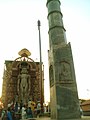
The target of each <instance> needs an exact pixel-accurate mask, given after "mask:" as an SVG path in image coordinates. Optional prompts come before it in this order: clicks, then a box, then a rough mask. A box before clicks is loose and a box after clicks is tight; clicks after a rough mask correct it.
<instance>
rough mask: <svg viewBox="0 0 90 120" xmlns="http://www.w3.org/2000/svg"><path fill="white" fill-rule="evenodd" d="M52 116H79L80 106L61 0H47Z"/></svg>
mask: <svg viewBox="0 0 90 120" xmlns="http://www.w3.org/2000/svg"><path fill="white" fill-rule="evenodd" d="M47 8H48V22H49V44H50V50H49V76H50V102H51V103H50V104H51V119H56V120H61V119H62V120H64V119H78V118H80V117H81V116H80V107H79V100H78V92H77V84H76V78H75V70H74V64H73V57H72V50H71V45H70V43H67V41H66V35H65V28H64V25H63V20H62V17H63V15H62V13H61V10H60V1H59V0H47Z"/></svg>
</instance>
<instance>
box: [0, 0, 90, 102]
mask: <svg viewBox="0 0 90 120" xmlns="http://www.w3.org/2000/svg"><path fill="white" fill-rule="evenodd" d="M46 2H47V0H0V41H1V43H0V88H1V89H0V95H1V92H2V80H3V79H2V77H3V70H4V62H5V60H15V59H16V58H17V57H19V55H18V52H19V51H20V50H21V49H23V48H27V49H28V50H29V51H30V52H31V56H30V57H31V58H32V59H33V60H35V61H39V35H38V27H37V21H38V20H40V21H41V27H40V30H41V48H42V61H43V63H44V79H45V80H44V84H45V101H49V100H50V93H49V75H48V49H49V36H48V20H47V15H48V11H47V7H46ZM60 7H61V12H62V14H63V23H64V27H65V29H66V38H67V42H70V43H71V47H72V53H73V60H74V67H75V74H76V82H77V88H78V95H79V98H82V99H90V54H89V51H90V44H89V43H90V42H89V41H90V0H61V6H60Z"/></svg>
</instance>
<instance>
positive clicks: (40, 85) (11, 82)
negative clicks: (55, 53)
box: [2, 49, 44, 107]
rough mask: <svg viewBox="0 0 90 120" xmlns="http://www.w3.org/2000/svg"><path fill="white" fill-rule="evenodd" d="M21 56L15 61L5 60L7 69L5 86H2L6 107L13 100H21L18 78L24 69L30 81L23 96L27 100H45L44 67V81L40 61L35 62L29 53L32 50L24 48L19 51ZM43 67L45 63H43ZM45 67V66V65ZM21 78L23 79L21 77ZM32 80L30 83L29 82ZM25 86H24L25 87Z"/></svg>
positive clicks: (4, 76) (5, 70) (4, 78)
mask: <svg viewBox="0 0 90 120" xmlns="http://www.w3.org/2000/svg"><path fill="white" fill-rule="evenodd" d="M19 55H20V57H18V58H16V59H15V60H14V61H11V60H5V69H4V74H3V86H2V101H3V104H4V106H5V107H7V105H8V104H10V103H11V102H15V101H18V102H20V101H21V99H22V98H21V96H20V94H21V93H20V91H18V85H19V83H18V81H19V80H18V79H19V77H20V72H21V70H22V69H27V71H28V76H30V81H28V86H29V87H28V88H30V89H28V91H27V92H26V93H25V94H24V95H26V94H27V98H26V96H25V97H24V98H23V99H25V100H26V101H28V100H32V101H34V102H37V101H40V102H41V104H43V102H44V69H42V82H41V79H40V62H34V60H32V59H31V58H30V57H29V55H30V52H29V51H28V50H27V49H22V50H21V51H20V52H19ZM42 67H43V63H42ZM43 68H44V67H43ZM20 80H21V79H20ZM29 82H30V84H29ZM23 88H24V87H23ZM26 101H25V102H26Z"/></svg>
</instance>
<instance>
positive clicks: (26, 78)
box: [17, 68, 31, 102]
mask: <svg viewBox="0 0 90 120" xmlns="http://www.w3.org/2000/svg"><path fill="white" fill-rule="evenodd" d="M30 86H31V82H30V75H29V74H28V70H27V68H22V70H21V73H20V74H19V75H18V85H17V91H18V94H19V95H20V99H21V100H23V101H24V102H26V101H27V100H28V96H29V94H30Z"/></svg>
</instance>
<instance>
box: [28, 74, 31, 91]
mask: <svg viewBox="0 0 90 120" xmlns="http://www.w3.org/2000/svg"><path fill="white" fill-rule="evenodd" d="M28 84H29V86H28V87H29V89H28V92H30V89H31V80H30V75H29V76H28Z"/></svg>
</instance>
